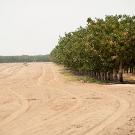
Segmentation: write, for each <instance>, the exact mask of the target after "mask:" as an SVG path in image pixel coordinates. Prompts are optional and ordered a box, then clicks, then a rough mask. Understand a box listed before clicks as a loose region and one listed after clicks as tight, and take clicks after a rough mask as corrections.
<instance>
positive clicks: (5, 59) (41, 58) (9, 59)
mask: <svg viewBox="0 0 135 135" xmlns="http://www.w3.org/2000/svg"><path fill="white" fill-rule="evenodd" d="M48 61H50V59H49V55H35V56H29V55H22V56H0V63H13V62H48Z"/></svg>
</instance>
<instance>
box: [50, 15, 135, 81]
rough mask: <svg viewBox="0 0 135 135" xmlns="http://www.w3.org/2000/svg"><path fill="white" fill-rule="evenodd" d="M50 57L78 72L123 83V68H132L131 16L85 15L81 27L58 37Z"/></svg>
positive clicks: (134, 30)
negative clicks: (97, 16) (94, 17)
mask: <svg viewBox="0 0 135 135" xmlns="http://www.w3.org/2000/svg"><path fill="white" fill-rule="evenodd" d="M51 58H52V60H53V61H55V62H57V63H60V64H64V65H65V66H66V67H69V68H70V69H72V70H73V71H75V72H77V73H79V74H88V75H90V76H91V77H94V78H96V79H99V80H113V81H120V82H123V71H124V70H126V71H127V72H128V69H129V68H130V69H132V70H131V71H134V67H135V16H129V15H115V16H113V15H112V16H110V15H109V16H106V17H105V18H103V19H102V18H96V19H92V18H88V19H87V26H86V27H85V28H82V27H80V28H78V29H77V30H75V31H73V32H70V33H65V35H64V36H63V37H60V39H59V42H58V45H57V46H56V47H55V48H54V49H53V51H52V52H51Z"/></svg>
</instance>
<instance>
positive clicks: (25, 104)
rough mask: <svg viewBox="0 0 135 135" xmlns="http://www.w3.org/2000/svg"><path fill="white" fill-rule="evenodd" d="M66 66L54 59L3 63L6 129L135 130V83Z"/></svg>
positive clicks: (21, 132)
mask: <svg viewBox="0 0 135 135" xmlns="http://www.w3.org/2000/svg"><path fill="white" fill-rule="evenodd" d="M60 72H61V68H60V67H58V66H56V65H55V64H53V63H30V64H27V65H26V64H0V135H135V85H133V84H132V85H130V84H115V85H99V84H86V83H81V82H77V81H69V80H67V79H66V78H65V77H64V75H63V74H61V73H60Z"/></svg>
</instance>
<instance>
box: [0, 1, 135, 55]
mask: <svg viewBox="0 0 135 135" xmlns="http://www.w3.org/2000/svg"><path fill="white" fill-rule="evenodd" d="M106 14H107V15H108V14H130V15H134V14H135V0H0V55H22V54H29V55H32V54H47V53H50V51H51V50H52V48H54V46H55V45H56V44H57V40H58V38H59V35H63V34H64V33H65V32H69V31H72V30H75V29H76V28H77V27H79V26H80V25H81V26H85V25H86V20H87V18H88V17H104V15H106Z"/></svg>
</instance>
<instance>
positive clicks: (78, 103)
mask: <svg viewBox="0 0 135 135" xmlns="http://www.w3.org/2000/svg"><path fill="white" fill-rule="evenodd" d="M44 69H45V68H43V70H44ZM50 69H51V72H52V73H53V79H51V80H50V81H48V83H46V85H47V84H48V85H51V82H54V81H56V83H58V82H59V80H58V77H57V76H56V73H55V72H54V70H53V69H52V67H50ZM45 73H46V71H43V72H42V75H45ZM41 79H42V77H40V79H38V80H39V81H41ZM41 82H42V81H41ZM38 85H40V82H38ZM41 85H42V84H41ZM55 90H59V89H56V88H55ZM60 91H62V92H64V93H66V94H68V95H70V96H71V97H73V98H75V99H76V100H77V104H76V105H75V106H73V107H72V108H71V109H69V110H68V111H67V110H66V111H62V112H61V113H60V112H58V113H56V114H55V115H53V116H50V117H49V118H48V119H47V120H46V121H43V122H41V123H39V124H37V125H34V126H32V127H31V128H28V129H26V130H25V132H23V133H21V134H19V135H22V134H25V133H26V132H28V131H31V132H30V133H34V132H35V131H38V130H41V129H40V126H42V125H48V123H51V122H54V120H56V121H57V120H58V119H60V118H61V117H62V116H63V115H65V114H67V113H70V112H72V111H74V110H76V108H78V107H79V106H80V105H82V106H83V103H82V101H81V100H80V98H79V97H77V96H76V95H73V94H72V93H70V92H67V91H65V90H63V89H62V90H60ZM41 128H42V127H41Z"/></svg>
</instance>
